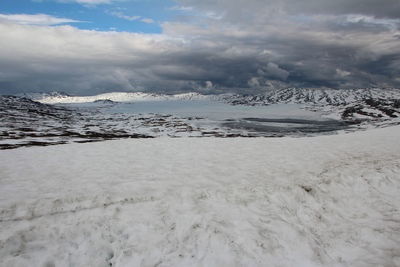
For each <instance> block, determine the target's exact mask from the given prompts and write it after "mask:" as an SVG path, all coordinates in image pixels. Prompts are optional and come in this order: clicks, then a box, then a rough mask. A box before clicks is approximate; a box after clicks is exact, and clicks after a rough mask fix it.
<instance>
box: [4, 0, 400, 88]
mask: <svg viewBox="0 0 400 267" xmlns="http://www.w3.org/2000/svg"><path fill="white" fill-rule="evenodd" d="M0 36H1V38H0V93H1V94H10V93H21V92H49V91H64V92H67V93H70V94H76V95H90V94H96V93H101V92H108V91H152V92H164V93H176V92H184V91H199V92H203V93H219V92H242V93H247V94H252V93H260V92H263V91H265V90H269V89H271V88H277V87H288V86H293V87H331V88H353V87H400V1H398V0H335V1H332V0H303V1H298V0H202V1H198V0H17V1H16V0H1V3H0Z"/></svg>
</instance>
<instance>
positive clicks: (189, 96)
mask: <svg viewBox="0 0 400 267" xmlns="http://www.w3.org/2000/svg"><path fill="white" fill-rule="evenodd" d="M25 96H26V97H28V98H31V99H33V100H35V101H38V102H41V103H46V104H58V103H65V104H67V103H87V102H94V101H98V100H111V101H114V102H136V101H162V100H206V99H208V100H219V101H224V102H228V103H230V104H234V105H268V104H312V105H334V106H337V105H342V106H343V105H348V104H351V103H356V102H359V101H363V100H367V99H381V100H383V99H386V100H387V99H400V89H380V88H365V89H320V88H318V89H316V88H285V89H277V90H271V91H267V92H266V93H265V94H258V95H243V94H231V93H227V94H220V95H204V94H200V93H197V92H189V93H182V94H175V95H168V94H156V93H146V92H112V93H104V94H99V95H94V96H70V95H67V94H64V93H57V92H53V93H46V94H33V95H25Z"/></svg>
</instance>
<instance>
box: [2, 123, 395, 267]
mask: <svg viewBox="0 0 400 267" xmlns="http://www.w3.org/2000/svg"><path fill="white" fill-rule="evenodd" d="M399 136H400V126H393V127H387V128H381V129H373V130H369V131H364V132H356V133H350V134H342V135H334V136H319V137H312V138H287V137H284V138H279V139H265V138H254V139H246V138H234V139H218V138H199V139H198V138H195V139H193V138H181V139H174V138H165V137H164V138H162V137H161V138H156V139H151V140H150V139H124V140H113V141H105V142H100V143H86V144H68V145H59V146H50V147H29V148H20V149H14V150H2V151H0V266H7V267H12V266H96V267H98V266H360V267H361V266H363V267H364V266H373V267H375V266H399V265H400V250H399V248H400V194H399V192H400V143H399V141H398V138H399Z"/></svg>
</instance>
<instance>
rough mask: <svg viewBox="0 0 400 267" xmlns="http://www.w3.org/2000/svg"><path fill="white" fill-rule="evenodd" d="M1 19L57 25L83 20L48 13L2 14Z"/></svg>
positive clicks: (27, 23) (18, 22) (30, 23)
mask: <svg viewBox="0 0 400 267" xmlns="http://www.w3.org/2000/svg"><path fill="white" fill-rule="evenodd" d="M0 21H6V22H11V23H16V24H22V25H57V24H63V23H77V22H82V21H78V20H73V19H66V18H58V17H54V16H50V15H46V14H35V15H30V14H12V15H9V14H0Z"/></svg>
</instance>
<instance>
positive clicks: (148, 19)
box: [140, 18, 155, 23]
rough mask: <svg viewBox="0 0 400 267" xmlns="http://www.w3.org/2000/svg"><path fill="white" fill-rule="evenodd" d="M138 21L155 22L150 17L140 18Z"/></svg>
mask: <svg viewBox="0 0 400 267" xmlns="http://www.w3.org/2000/svg"><path fill="white" fill-rule="evenodd" d="M140 21H141V22H144V23H155V21H154V20H153V19H150V18H144V19H141V20H140Z"/></svg>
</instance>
